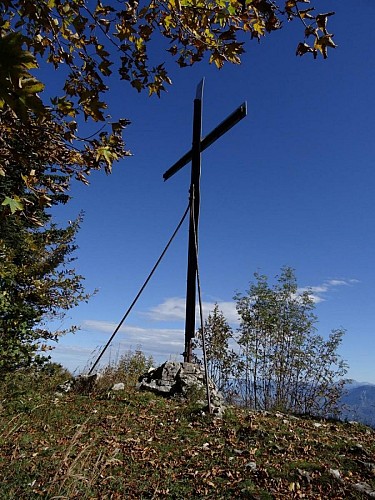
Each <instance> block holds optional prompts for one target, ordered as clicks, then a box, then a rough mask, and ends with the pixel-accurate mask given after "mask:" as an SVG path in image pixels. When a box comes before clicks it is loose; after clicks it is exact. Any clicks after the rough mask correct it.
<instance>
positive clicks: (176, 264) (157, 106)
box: [52, 0, 375, 383]
mask: <svg viewBox="0 0 375 500" xmlns="http://www.w3.org/2000/svg"><path fill="white" fill-rule="evenodd" d="M315 4H316V5H317V6H318V8H317V10H318V11H321V12H327V11H330V10H335V11H336V15H335V16H334V17H332V18H330V19H329V26H330V29H332V31H333V33H334V34H335V37H334V40H335V42H336V43H337V44H338V48H337V49H336V50H330V51H329V58H328V59H327V60H323V58H321V57H319V58H318V59H317V60H315V61H314V60H313V58H312V57H309V54H307V55H305V56H304V57H302V58H299V57H298V58H297V57H296V56H295V48H296V46H297V43H298V42H299V41H300V40H301V38H302V33H303V29H302V26H300V25H299V24H298V23H297V22H296V21H293V23H291V24H288V25H286V26H285V27H284V29H282V30H280V31H279V32H277V33H273V34H272V35H271V36H269V37H268V38H267V39H265V40H263V41H262V42H261V43H260V44H257V43H256V42H255V41H252V42H250V41H249V43H247V44H246V50H247V52H246V54H245V55H244V57H243V62H242V64H241V65H240V66H230V65H227V66H225V67H224V69H222V70H221V71H218V70H217V69H216V68H215V67H212V66H209V65H208V64H207V63H205V62H203V63H201V64H200V65H197V66H196V67H194V68H186V69H179V68H177V66H176V65H175V63H174V62H173V60H172V59H171V58H170V57H169V54H167V53H166V54H165V61H166V63H167V67H168V68H169V70H170V75H171V77H172V80H173V86H171V87H169V88H168V92H167V93H165V94H164V95H163V96H162V98H161V99H157V98H148V97H147V95H146V94H140V95H139V94H137V93H136V91H135V90H133V89H131V88H129V87H128V86H127V85H126V84H125V83H124V84H121V83H119V82H116V81H114V82H113V85H112V87H111V95H110V104H111V109H110V111H111V114H112V115H113V116H114V117H126V118H129V119H130V120H131V122H132V125H131V126H129V127H128V129H127V130H126V131H125V139H126V142H127V146H128V148H129V149H131V150H132V152H133V156H132V157H131V158H126V159H125V160H124V161H122V162H121V164H119V165H117V166H116V167H115V169H114V172H113V174H112V175H111V176H106V175H105V174H104V173H95V174H94V175H92V177H91V184H90V186H89V187H85V186H80V185H78V184H76V185H74V186H73V189H72V192H71V194H72V197H73V199H72V201H71V202H70V203H69V205H67V206H66V207H62V208H58V209H57V210H55V216H56V217H57V219H58V220H60V221H61V222H64V221H65V222H66V221H67V220H68V219H71V218H73V217H75V216H76V215H77V214H78V212H79V211H80V210H83V211H84V212H85V218H84V222H83V225H82V229H81V231H80V232H79V234H78V238H77V243H78V245H79V250H78V251H77V257H78V260H77V263H76V264H77V265H76V268H77V270H78V272H80V273H81V274H83V275H84V276H85V277H86V284H87V287H88V289H89V290H90V289H91V290H92V289H94V288H98V289H99V292H98V293H97V294H96V296H95V297H93V298H92V299H91V301H90V302H89V304H87V305H86V304H82V305H80V306H79V307H78V308H76V309H74V310H72V311H70V312H69V315H68V317H67V318H66V319H65V321H64V325H63V326H69V325H70V324H78V325H80V326H81V330H80V332H78V333H77V334H75V335H68V336H66V337H64V338H62V339H61V340H60V342H59V344H58V345H57V348H56V349H55V350H54V351H53V352H52V357H53V359H54V360H56V361H59V362H62V363H63V364H64V365H65V366H67V367H68V368H69V369H71V370H76V369H77V370H81V369H83V367H84V366H85V365H86V364H87V363H88V361H89V360H90V359H91V360H93V359H94V358H95V356H93V354H92V352H93V351H94V350H95V349H97V348H98V347H100V346H102V345H104V344H105V343H106V341H107V339H108V338H109V336H110V334H111V333H112V331H113V330H114V328H115V327H116V324H117V323H118V322H119V320H120V319H121V317H122V316H123V314H124V312H125V311H126V309H127V308H128V306H129V305H130V303H131V302H132V300H133V299H134V297H135V295H136V293H137V292H138V290H139V288H140V286H141V285H142V283H143V281H144V280H145V278H146V277H147V275H148V273H149V271H150V270H151V268H152V267H153V265H154V263H155V262H156V259H157V258H158V257H159V255H160V253H161V251H162V250H163V248H164V246H165V244H166V243H167V241H168V239H169V237H170V235H171V234H172V232H173V230H174V229H175V227H176V225H177V223H178V221H179V219H180V218H181V216H182V214H183V212H184V210H185V208H186V206H187V203H188V190H189V180H190V166H186V167H185V168H184V169H183V170H181V171H180V172H179V173H177V174H176V175H175V176H174V177H173V178H171V179H169V180H168V181H167V182H163V179H162V175H163V173H164V171H165V170H167V169H168V168H169V167H170V166H171V165H172V164H173V163H174V162H175V161H176V160H177V159H178V158H179V157H180V156H182V154H183V153H185V152H186V151H187V150H189V149H190V147H191V134H192V131H191V127H192V109H193V99H194V96H195V90H196V86H197V84H198V82H199V81H200V79H201V78H202V77H203V76H204V77H205V78H206V80H205V92H204V103H203V113H204V115H203V135H205V134H207V133H208V132H210V131H211V129H212V128H213V127H215V126H216V125H217V124H218V123H219V122H220V121H222V120H223V119H224V118H225V117H226V116H227V115H228V114H229V113H231V112H232V111H233V110H234V109H235V108H236V107H237V106H238V105H240V104H241V103H242V102H243V101H244V100H246V101H247V103H248V116H247V118H245V119H244V120H242V122H240V123H239V124H238V125H236V126H235V127H234V128H233V129H232V130H231V131H230V132H228V133H227V134H226V135H225V136H224V137H222V138H221V139H219V140H218V141H217V142H216V143H215V144H214V145H212V146H211V147H210V148H209V149H208V150H206V151H205V152H204V153H203V155H202V178H201V218H200V248H199V253H200V255H199V265H200V273H201V285H202V294H203V301H204V306H205V311H208V310H209V309H210V308H212V307H213V304H214V302H215V301H217V302H218V303H219V306H220V307H221V308H222V309H223V311H224V313H225V314H226V316H227V318H228V320H229V321H230V322H231V323H232V324H233V326H234V328H235V327H236V316H235V307H234V304H233V300H232V297H233V295H234V293H235V292H236V291H240V292H245V290H246V289H247V287H248V284H249V282H250V281H251V280H252V278H253V273H254V272H256V271H258V272H261V273H263V274H266V275H268V276H269V277H270V278H271V281H272V279H273V277H274V276H275V275H277V274H278V273H279V272H280V268H281V267H282V266H284V265H289V266H291V267H293V268H295V270H296V275H297V279H298V283H299V285H300V286H301V287H302V288H304V287H312V288H313V291H314V294H315V296H316V314H317V316H318V319H319V323H318V325H317V326H318V330H319V333H321V334H322V335H324V336H326V335H327V334H328V333H329V332H330V331H331V330H332V329H334V328H339V327H343V328H345V329H346V330H347V333H346V336H345V338H344V342H343V345H342V349H341V351H340V352H341V354H342V356H343V357H344V359H346V360H347V361H348V363H349V365H350V371H349V373H348V375H349V376H350V377H352V378H354V379H356V380H360V381H368V382H372V383H375V370H374V368H373V363H374V352H375V340H374V327H375V312H374V299H375V287H374V285H375V270H374V257H375V255H374V248H375V220H374V212H375V210H374V201H375V197H374V194H375V171H374V158H375V140H374V115H375V105H374V88H375V71H374V54H373V47H374V42H375V34H374V30H373V26H372V23H373V16H374V14H375V3H374V2H373V0H357V1H356V2H353V1H349V0H342V1H340V2H337V1H333V0H332V1H323V0H322V1H320V2H316V3H315ZM161 49H162V48H161V47H157V48H156V53H158V54H159V55H161V57H162V58H164V55H163V53H162V51H161ZM187 233H188V228H187V223H185V224H184V226H183V227H182V229H181V230H180V232H179V234H178V236H177V238H176V239H175V241H174V243H173V245H172V247H171V248H170V249H169V251H168V253H167V255H166V257H165V258H164V260H163V261H162V263H161V265H160V266H159V268H158V270H157V271H156V273H155V275H154V277H153V278H152V280H151V282H150V283H149V285H148V287H147V288H146V290H145V292H144V293H143V295H142V296H141V298H140V300H139V301H138V303H137V305H136V307H135V309H134V310H133V312H132V313H131V315H130V316H129V318H128V320H127V322H126V324H125V325H124V328H123V329H122V330H121V331H120V332H119V334H118V336H117V337H116V339H115V341H114V344H113V347H112V349H111V353H110V355H111V356H112V359H114V358H115V357H116V356H118V354H121V352H123V351H125V350H127V349H129V348H132V349H134V348H136V347H137V345H141V346H142V350H143V351H144V352H145V353H147V354H153V355H154V357H155V359H156V360H157V361H164V360H166V359H169V358H170V357H172V358H173V359H175V358H176V359H182V358H181V357H180V356H179V354H180V353H181V352H182V351H183V335H184V334H183V329H184V300H185V298H184V297H185V287H186V262H187Z"/></svg>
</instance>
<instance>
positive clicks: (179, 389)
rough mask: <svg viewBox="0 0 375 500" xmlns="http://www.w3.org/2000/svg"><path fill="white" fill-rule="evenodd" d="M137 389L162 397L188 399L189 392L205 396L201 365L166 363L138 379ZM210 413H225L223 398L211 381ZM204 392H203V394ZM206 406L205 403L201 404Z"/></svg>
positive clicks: (220, 414) (203, 375) (203, 374)
mask: <svg viewBox="0 0 375 500" xmlns="http://www.w3.org/2000/svg"><path fill="white" fill-rule="evenodd" d="M137 389H138V390H140V391H149V392H153V393H155V394H158V395H161V396H164V397H174V396H182V397H184V398H188V397H189V393H191V391H194V390H195V391H199V392H201V391H202V393H203V394H205V395H206V384H205V373H204V368H203V367H202V366H201V365H198V364H195V363H179V362H176V361H167V362H165V363H163V364H162V365H161V366H159V367H158V368H155V369H152V370H150V371H149V372H148V373H145V374H144V375H141V376H140V377H139V382H138V384H137ZM209 390H210V403H211V412H212V413H213V414H214V415H216V416H220V417H221V416H222V415H223V414H224V411H225V404H224V397H223V396H222V394H221V393H220V392H219V391H218V389H217V388H216V386H215V384H214V383H213V382H212V380H209ZM203 391H204V392H203ZM202 403H203V404H207V402H202Z"/></svg>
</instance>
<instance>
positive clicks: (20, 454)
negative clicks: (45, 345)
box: [0, 370, 375, 500]
mask: <svg viewBox="0 0 375 500" xmlns="http://www.w3.org/2000/svg"><path fill="white" fill-rule="evenodd" d="M110 375H111V377H109V379H110V381H111V383H112V382H113V381H114V380H116V381H124V380H125V381H126V389H125V391H120V392H119V393H116V394H115V395H114V396H113V397H110V398H109V397H108V387H109V386H108V383H109V379H107V380H105V379H104V380H102V381H101V382H100V384H101V385H100V386H99V388H98V390H97V391H96V392H95V393H92V394H90V395H82V394H75V393H68V394H67V395H65V396H63V397H60V398H58V397H56V395H55V390H56V386H57V384H58V383H59V382H61V381H62V380H63V379H64V378H66V374H61V373H59V372H58V370H57V371H56V373H49V374H46V373H44V374H43V373H38V374H35V373H27V374H17V375H15V376H14V377H13V378H12V379H8V380H5V381H4V380H3V381H2V383H1V385H0V401H1V411H0V484H2V486H1V488H0V499H6V500H8V499H16V498H17V499H34V498H35V499H37V498H38V499H39V498H43V499H44V498H45V499H75V498H77V499H78V498H79V499H124V498H126V499H152V498H154V499H155V498H173V499H186V498H192V499H194V498H197V499H198V498H212V499H225V498H228V499H229V498H247V499H252V498H253V499H294V498H310V499H328V498H329V499H350V498H354V499H355V498H358V499H360V498H367V497H366V496H365V495H364V494H363V493H359V492H357V491H355V490H354V488H353V485H354V484H355V483H359V482H366V483H367V484H369V485H370V486H371V487H372V489H373V490H375V476H374V469H375V465H374V464H375V439H374V438H375V431H374V430H372V429H369V428H367V427H365V426H362V425H359V424H356V425H353V424H349V423H340V422H332V421H324V420H321V421H317V420H312V419H308V418H296V417H293V416H288V415H283V414H280V413H275V414H272V413H268V412H263V413H262V412H253V411H248V410H243V409H238V408H230V409H229V410H228V412H227V413H226V415H225V416H224V418H223V419H213V418H211V417H210V416H209V415H199V414H197V413H196V411H195V409H196V402H194V401H191V402H182V401H179V400H166V399H162V398H159V397H157V396H155V395H153V394H149V393H139V392H137V391H135V389H134V388H133V387H134V377H135V376H136V370H135V371H134V373H133V375H132V377H130V378H129V377H125V379H124V378H123V380H120V379H119V378H116V376H115V375H116V374H115V375H114V373H113V371H112V372H111V374H110ZM122 375H123V377H124V372H123V373H122ZM119 376H120V373H117V377H119ZM106 384H107V386H106ZM317 422H318V423H320V424H321V425H320V426H318V427H317V426H316V423H317ZM254 462H255V464H256V467H254ZM369 464H373V466H372V467H371V465H369ZM330 469H335V470H338V471H340V475H341V478H342V479H341V480H338V479H337V478H335V477H334V476H333V475H332V473H331V472H330Z"/></svg>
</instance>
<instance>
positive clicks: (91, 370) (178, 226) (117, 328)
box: [88, 202, 190, 375]
mask: <svg viewBox="0 0 375 500" xmlns="http://www.w3.org/2000/svg"><path fill="white" fill-rule="evenodd" d="M189 209H190V202H189V204H188V206H187V208H186V210H185V213H184V215H183V216H182V218H181V220H180V222H179V223H178V225H177V227H176V229H175V231H174V233H173V234H172V236H171V238H170V239H169V241H168V243H167V245H166V246H165V248H164V250H163V251H162V253H161V255H160V257H159V258H158V260H157V261H156V264H155V265H154V267H153V268H152V270H151V272H150V274H149V275H148V277H147V279H146V281H145V282H144V283H143V285H142V287H141V288H140V290H139V292H138V293H137V295H136V297H135V299H134V300H133V302H132V303H131V304H130V306H129V308H128V310H127V311H126V313H125V314H124V316H123V318H122V319H121V321H120V323H119V324H118V325H117V327H116V329H115V331H114V332H113V333H112V335H111V337H110V339H109V340H108V342H107V343H106V345H105V346H104V349H103V350H102V352H101V353H100V354H99V356H98V358H97V359H96V361H95V363H94V364H93V365H92V367H91V368H90V371H89V373H88V375H91V374H92V372H93V371H94V369H95V368H96V366H97V365H98V363H99V361H100V360H101V358H102V356H103V354H104V353H105V351H106V350H107V348H108V346H109V344H110V343H111V342H112V340H113V339H114V337H115V335H116V333H117V332H118V331H119V330H120V328H121V326H122V325H123V323H124V321H125V320H126V318H127V317H128V316H129V314H130V312H131V310H132V309H133V307H134V306H135V304H136V302H137V300H138V299H139V297H140V296H141V294H142V292H143V290H144V289H145V288H146V286H147V284H148V282H149V281H150V279H151V277H152V275H153V274H154V272H155V271H156V268H157V267H158V265H159V264H160V262H161V260H162V258H163V257H164V255H165V253H166V252H167V250H168V248H169V246H170V245H171V243H172V241H173V240H174V238H175V236H176V234H177V233H178V230H179V229H180V227H181V226H182V224H183V222H184V220H185V218H186V216H187V214H188V212H189Z"/></svg>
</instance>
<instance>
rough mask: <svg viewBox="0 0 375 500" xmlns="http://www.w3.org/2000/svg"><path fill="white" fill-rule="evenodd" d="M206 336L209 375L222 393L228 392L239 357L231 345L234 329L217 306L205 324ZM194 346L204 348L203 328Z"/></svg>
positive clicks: (199, 331)
mask: <svg viewBox="0 0 375 500" xmlns="http://www.w3.org/2000/svg"><path fill="white" fill-rule="evenodd" d="M204 335H205V344H206V356H207V368H208V375H209V377H210V379H211V380H212V381H213V382H214V383H215V384H216V386H217V388H218V389H219V390H220V391H223V392H227V391H228V389H229V385H230V381H231V378H232V377H233V376H234V375H235V370H236V364H237V363H236V360H237V355H236V353H235V352H234V350H233V349H232V348H231V347H230V345H229V343H230V341H231V339H232V338H233V331H232V328H231V327H230V326H229V324H228V322H227V321H226V319H225V317H224V314H223V313H222V311H220V309H219V306H218V305H217V304H215V306H214V310H213V311H212V313H209V315H208V317H207V319H206V321H205V323H204ZM194 344H195V345H194V347H197V348H199V349H202V347H203V342H202V329H201V328H200V329H199V330H198V332H197V337H196V339H195V342H194Z"/></svg>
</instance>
